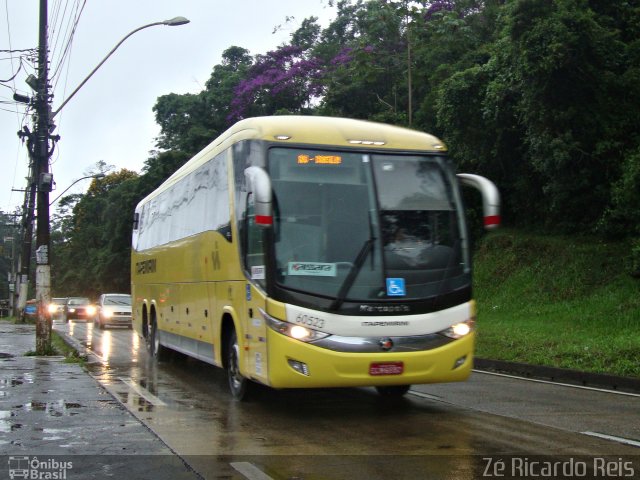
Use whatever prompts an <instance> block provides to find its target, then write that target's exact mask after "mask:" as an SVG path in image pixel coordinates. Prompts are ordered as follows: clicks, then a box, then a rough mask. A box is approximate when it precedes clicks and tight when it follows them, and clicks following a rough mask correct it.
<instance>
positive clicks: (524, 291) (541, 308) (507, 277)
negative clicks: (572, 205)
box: [474, 230, 640, 377]
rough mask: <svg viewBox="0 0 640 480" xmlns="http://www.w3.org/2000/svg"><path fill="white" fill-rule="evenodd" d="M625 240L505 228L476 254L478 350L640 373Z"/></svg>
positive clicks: (636, 287) (638, 299)
mask: <svg viewBox="0 0 640 480" xmlns="http://www.w3.org/2000/svg"><path fill="white" fill-rule="evenodd" d="M630 255H631V246H630V244H627V243H604V242H602V241H601V240H597V239H590V238H576V237H558V236H542V235H534V234H529V233H523V232H519V231H514V230H505V231H501V232H499V233H494V234H491V235H488V236H487V237H485V238H483V240H482V242H481V243H480V244H479V248H478V250H477V252H476V255H475V279H474V282H475V285H474V287H475V294H476V298H477V300H478V309H479V321H478V344H477V355H478V356H479V357H482V358H490V359H496V360H508V361H516V362H522V363H530V364H537V365H547V366H554V367H561V368H572V369H577V370H583V371H590V372H597V373H607V374H612V375H621V376H629V377H640V361H639V359H640V295H639V291H640V281H639V280H637V279H633V278H631V276H630V271H631V261H630Z"/></svg>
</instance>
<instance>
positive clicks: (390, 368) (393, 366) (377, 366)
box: [369, 362, 404, 376]
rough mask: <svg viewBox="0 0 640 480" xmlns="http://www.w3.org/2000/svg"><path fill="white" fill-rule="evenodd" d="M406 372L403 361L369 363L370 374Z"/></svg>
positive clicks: (398, 373)
mask: <svg viewBox="0 0 640 480" xmlns="http://www.w3.org/2000/svg"><path fill="white" fill-rule="evenodd" d="M402 372H404V363H403V362H376V363H372V364H371V365H369V375H373V376H380V375H400V374H402Z"/></svg>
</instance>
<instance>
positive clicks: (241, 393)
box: [226, 330, 251, 401]
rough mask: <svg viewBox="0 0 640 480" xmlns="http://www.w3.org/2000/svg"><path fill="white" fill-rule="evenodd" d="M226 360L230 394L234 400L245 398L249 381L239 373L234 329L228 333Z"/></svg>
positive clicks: (238, 357)
mask: <svg viewBox="0 0 640 480" xmlns="http://www.w3.org/2000/svg"><path fill="white" fill-rule="evenodd" d="M226 360H227V362H226V363H227V378H228V379H229V390H231V395H232V396H233V398H234V399H236V400H240V401H242V400H246V399H247V397H248V396H249V391H250V389H251V381H250V380H248V379H246V378H245V377H243V376H242V373H240V345H239V344H238V335H237V334H236V331H235V330H232V331H231V334H230V335H229V340H228V343H227V358H226Z"/></svg>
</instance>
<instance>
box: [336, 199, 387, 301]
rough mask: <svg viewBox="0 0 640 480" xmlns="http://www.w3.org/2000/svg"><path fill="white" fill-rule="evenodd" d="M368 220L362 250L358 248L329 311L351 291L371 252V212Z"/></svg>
mask: <svg viewBox="0 0 640 480" xmlns="http://www.w3.org/2000/svg"><path fill="white" fill-rule="evenodd" d="M368 218H369V238H368V239H367V240H366V241H365V242H364V244H363V245H362V248H360V251H359V252H358V256H357V257H356V259H355V260H354V261H353V265H352V266H351V269H350V270H349V273H348V274H347V277H346V278H345V279H344V282H342V285H340V290H338V295H337V296H336V299H335V300H334V301H333V303H332V304H331V307H329V308H330V309H331V310H338V309H339V308H340V307H341V306H342V304H343V303H344V301H345V299H346V298H347V293H349V290H351V287H352V286H353V282H355V281H356V278H357V276H358V273H360V270H361V269H362V265H364V261H365V260H366V259H367V257H368V256H369V252H371V250H373V244H374V243H375V241H376V237H375V236H374V235H373V223H372V222H371V212H369V215H368ZM372 260H373V259H372Z"/></svg>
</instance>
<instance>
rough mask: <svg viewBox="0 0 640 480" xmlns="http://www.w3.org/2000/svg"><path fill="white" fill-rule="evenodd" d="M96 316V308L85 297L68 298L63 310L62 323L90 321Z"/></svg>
mask: <svg viewBox="0 0 640 480" xmlns="http://www.w3.org/2000/svg"><path fill="white" fill-rule="evenodd" d="M95 314H96V307H95V305H93V304H92V303H91V302H90V301H89V299H88V298H86V297H69V298H68V299H67V304H66V305H65V308H64V321H65V322H68V321H69V320H84V321H85V322H86V321H87V320H90V319H92V318H93V317H94V316H95Z"/></svg>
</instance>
